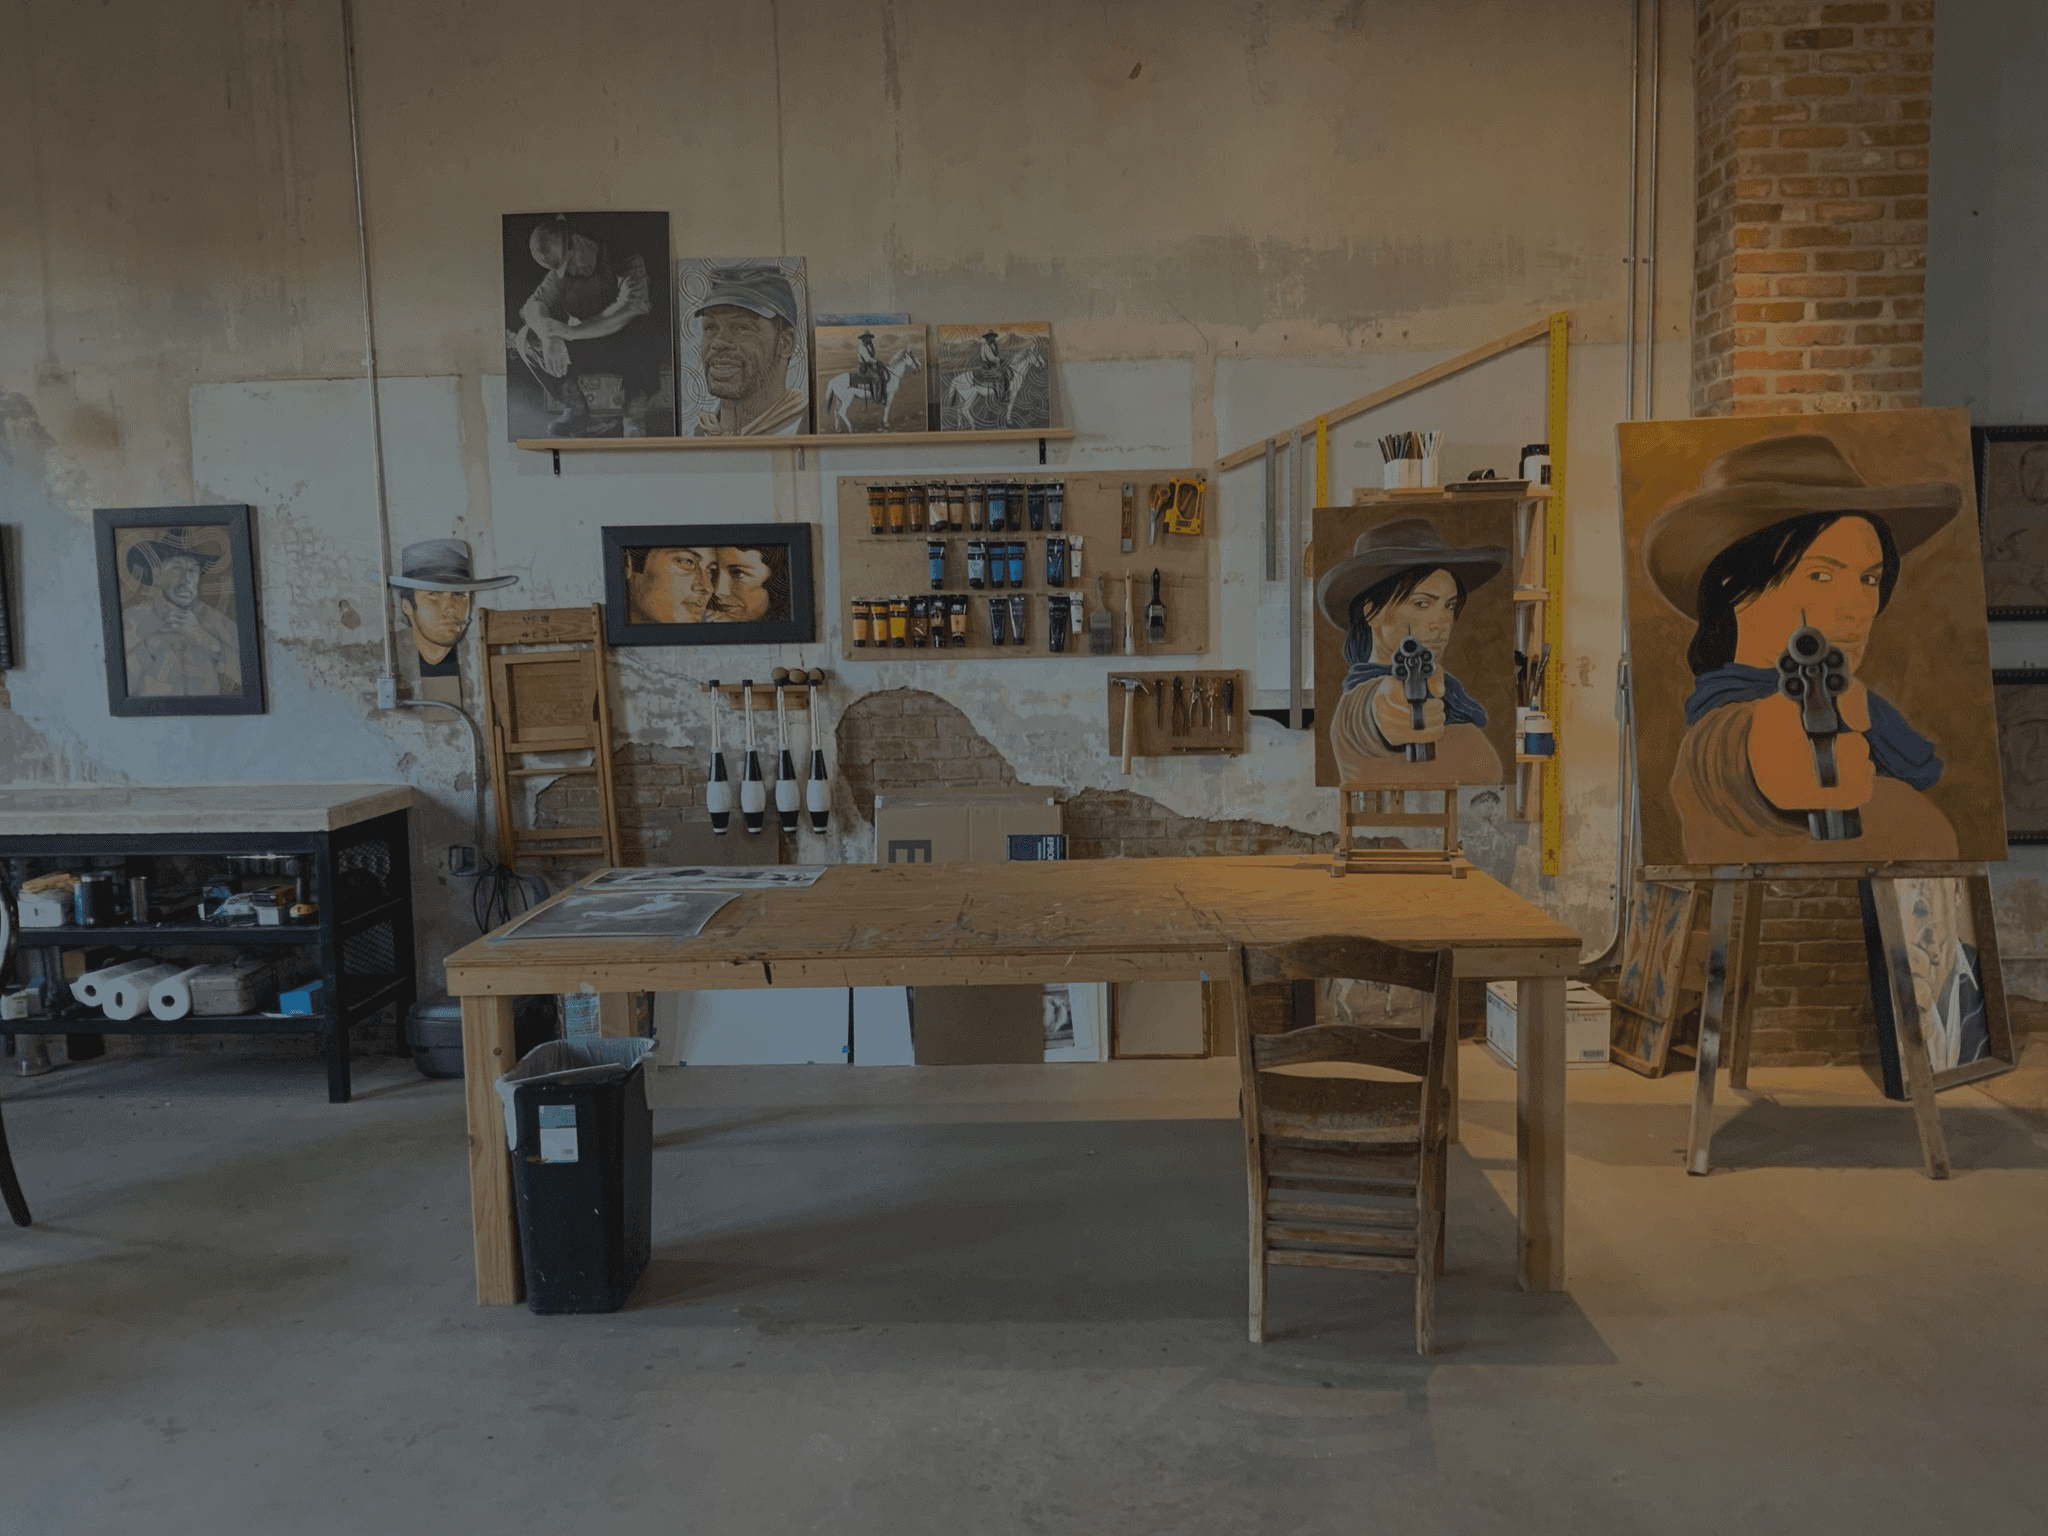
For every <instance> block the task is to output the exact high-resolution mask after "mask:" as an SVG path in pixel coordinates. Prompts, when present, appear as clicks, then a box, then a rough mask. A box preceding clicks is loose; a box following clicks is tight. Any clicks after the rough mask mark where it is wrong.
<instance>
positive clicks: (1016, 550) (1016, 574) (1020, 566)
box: [1009, 539, 1024, 587]
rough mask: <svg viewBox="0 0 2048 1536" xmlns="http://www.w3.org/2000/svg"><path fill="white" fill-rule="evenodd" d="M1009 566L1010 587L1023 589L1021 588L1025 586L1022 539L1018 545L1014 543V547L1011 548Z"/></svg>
mask: <svg viewBox="0 0 2048 1536" xmlns="http://www.w3.org/2000/svg"><path fill="white" fill-rule="evenodd" d="M1009 566H1010V585H1011V586H1013V587H1021V586H1023V585H1024V543H1023V541H1022V540H1021V539H1020V540H1018V541H1017V542H1016V543H1013V544H1012V545H1011V546H1010V559H1009Z"/></svg>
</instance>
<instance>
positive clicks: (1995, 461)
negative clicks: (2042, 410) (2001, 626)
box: [1970, 426, 2048, 619]
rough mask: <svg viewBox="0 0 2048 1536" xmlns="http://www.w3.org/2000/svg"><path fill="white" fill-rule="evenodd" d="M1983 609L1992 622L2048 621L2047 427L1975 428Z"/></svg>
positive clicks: (1972, 437)
mask: <svg viewBox="0 0 2048 1536" xmlns="http://www.w3.org/2000/svg"><path fill="white" fill-rule="evenodd" d="M1970 448H1971V452H1972V455H1973V456H1974V458H1975V459H1976V465H1975V468H1976V472H1977V521H1978V526H1979V528H1980V529H1981V531H1982V534H1983V539H1984V604H1985V607H1986V608H1987V609H1988V610H1989V612H1990V615H1991V617H1992V618H1994V619H2048V426H2035V427H1972V428H1971V429H1970Z"/></svg>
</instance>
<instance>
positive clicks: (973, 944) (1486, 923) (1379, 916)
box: [448, 855, 1580, 994]
mask: <svg viewBox="0 0 2048 1536" xmlns="http://www.w3.org/2000/svg"><path fill="white" fill-rule="evenodd" d="M557 899H559V898H557ZM1321 933H1353V934H1363V935H1367V936H1370V937H1372V938H1375V939H1379V940H1381V941H1383V942H1386V943H1391V944H1399V945H1404V946H1410V947H1414V948H1440V947H1443V948H1452V949H1461V948H1473V949H1480V948H1484V949H1489V950H1500V949H1529V950H1547V951H1560V950H1568V951H1569V952H1570V954H1571V956H1572V957H1573V958H1576V955H1577V952H1578V949H1579V944H1580V940H1579V936H1578V935H1577V934H1576V933H1574V932H1573V931H1572V930H1571V929H1569V928H1567V927H1565V926H1564V925H1563V924H1562V923H1559V922H1558V921H1556V920H1555V919H1554V918H1552V917H1550V916H1549V915H1548V914H1546V913H1545V912H1543V911H1542V909H1540V908H1539V907H1537V906H1535V905H1534V904H1532V903H1531V902H1529V901H1526V900H1524V899H1523V898H1522V897H1520V896H1517V895H1516V894H1515V893H1514V892H1513V891H1510V890H1509V889H1507V887H1505V886H1503V885H1502V884H1500V883H1499V882H1498V881H1496V880H1493V879H1491V878H1490V877H1488V876H1486V875H1484V874H1480V873H1478V872H1477V871H1473V872H1471V873H1470V874H1468V875H1467V876H1466V877H1465V878H1464V879H1462V880H1453V879H1450V878H1448V877H1445V876H1441V875H1400V874H1394V875H1385V874H1381V875H1373V874H1356V873H1354V874H1350V875H1346V876H1345V877H1344V878H1343V879H1341V880H1340V879H1333V878H1331V875H1330V861H1329V859H1328V858H1327V857H1326V856H1320V857H1319V856H1296V855H1277V856H1262V857H1251V858H1186V859H1087V860H1075V861H1071V862H1066V861H1059V862H1045V863H1016V864H837V865H833V866H831V867H829V868H828V869H827V870H826V871H825V873H824V875H823V876H822V877H821V878H820V879H819V880H818V881H817V883H816V884H815V885H812V886H809V887H807V888H803V889H791V888H784V889H778V890H772V891H766V892H759V893H749V894H747V895H743V896H740V897H737V898H736V899H735V900H733V901H732V902H731V903H729V904H728V905H727V906H726V907H725V908H724V909H723V910H722V911H720V912H719V913H718V914H717V916H715V917H713V918H712V919H711V921H710V922H709V923H708V924H706V926H705V929H704V932H703V933H702V934H700V935H698V936H697V937H695V938H656V939H649V938H631V939H521V938H518V937H516V936H515V937H512V938H507V939H491V938H488V937H486V938H482V939H478V940H476V941H475V942H473V943H471V944H468V945H466V946H464V947H463V948H462V949H460V950H458V951H456V953H455V954H453V955H451V956H450V957H449V959H448V984H449V990H450V991H451V992H455V993H457V994H461V993H464V992H476V991H485V990H490V991H501V990H504V985H503V983H504V982H505V981H506V980H508V979H509V978H511V977H513V976H516V975H517V974H518V973H522V972H534V973H541V972H546V973H551V975H552V974H559V973H563V972H566V971H573V970H580V969H586V968H592V969H598V970H603V969H607V968H624V967H632V968H634V969H635V970H641V969H645V970H646V971H647V972H648V973H650V974H649V975H647V976H643V977H641V978H640V979H641V980H642V981H643V982H644V983H650V984H651V982H652V980H653V979H654V977H653V974H652V973H656V972H659V971H660V969H661V968H662V966H663V965H664V963H667V964H668V965H670V966H673V967H676V968H677V969H678V971H682V970H688V971H692V972H697V971H700V970H701V968H702V967H705V966H719V965H723V966H750V967H751V966H754V965H764V966H770V967H773V966H777V965H782V966H790V965H797V966H798V969H801V966H800V964H799V963H800V962H803V961H807V960H825V959H831V958H835V957H845V956H848V955H860V956H862V957H863V958H868V959H875V960H881V959H892V958H893V959H902V960H914V959H918V958H921V957H948V958H956V959H965V958H970V957H990V958H996V957H1004V956H1010V957H1017V958H1020V959H1026V960H1028V959H1032V958H1039V959H1050V958H1052V957H1055V956H1060V955H1116V954H1140V953H1145V952H1162V951H1164V952H1174V953H1187V954H1208V955H1214V954H1220V953H1222V952H1225V951H1227V950H1228V949H1229V947H1230V946H1231V945H1232V944H1238V943H1252V944H1272V943H1281V942H1286V941H1288V940H1292V939H1300V938H1307V937H1310V936H1312V935H1315V934H1321ZM491 982H496V983H498V985H490V983H491ZM534 983H535V990H536V991H546V990H552V989H553V988H552V985H551V984H550V985H543V984H542V982H541V978H540V977H539V976H538V975H537V974H536V976H535V978H534ZM699 984H702V983H701V981H700V982H699Z"/></svg>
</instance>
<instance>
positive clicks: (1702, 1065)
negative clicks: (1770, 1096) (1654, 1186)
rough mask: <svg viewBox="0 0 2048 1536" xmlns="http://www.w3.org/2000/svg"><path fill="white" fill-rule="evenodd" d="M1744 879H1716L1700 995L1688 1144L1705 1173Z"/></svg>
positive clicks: (1694, 1163)
mask: <svg viewBox="0 0 2048 1536" xmlns="http://www.w3.org/2000/svg"><path fill="white" fill-rule="evenodd" d="M1740 883H1741V882H1739V881H1735V880H1716V881H1715V882H1714V904H1713V907H1712V909H1711V911H1710V913H1709V916H1708V918H1707V938H1708V942H1709V948H1708V950H1707V986H1706V991H1705V992H1704V993H1702V994H1701V997H1700V1043H1699V1062H1698V1065H1697V1066H1696V1068H1695V1069H1694V1073H1693V1085H1692V1132H1691V1135H1690V1136H1689V1137H1688V1138H1687V1141H1686V1148H1685V1171H1686V1172H1687V1173H1699V1174H1703V1173H1705V1172H1706V1171H1707V1164H1708V1160H1709V1159H1710V1158H1711V1156H1712V1155H1713V1145H1714V1076H1715V1074H1716V1073H1718V1072H1719V1071H1720V1070H1721V1030H1722V1027H1723V1026H1724V1025H1725V1024H1726V1022H1727V1018H1728V971H1729V965H1728V960H1729V955H1728V952H1729V950H1730V949H1731V948H1733V938H1734V927H1735V888H1736V886H1737V885H1738V884H1740Z"/></svg>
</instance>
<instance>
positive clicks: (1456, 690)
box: [1343, 625, 1486, 726]
mask: <svg viewBox="0 0 2048 1536" xmlns="http://www.w3.org/2000/svg"><path fill="white" fill-rule="evenodd" d="M1371 656H1372V631H1371V630H1370V629H1367V628H1366V627H1365V626H1363V625H1354V626H1352V630H1351V633H1350V634H1348V635H1346V636H1345V637H1344V688H1343V691H1344V692H1345V693H1349V692H1350V691H1351V690H1352V689H1354V688H1356V687H1357V686H1358V685H1359V684H1360V683H1369V682H1371V681H1372V680H1373V679H1374V678H1379V677H1392V676H1393V675H1394V669H1393V668H1392V667H1390V666H1388V665H1387V664H1386V663H1385V662H1383V661H1373V660H1371V659H1370V658H1371ZM1437 676H1439V677H1441V678H1442V679H1443V680H1444V700H1443V703H1444V724H1445V725H1447V726H1448V725H1481V726H1483V725H1485V724H1486V706H1485V705H1483V704H1481V703H1480V702H1479V701H1478V700H1477V699H1475V698H1473V697H1472V695H1471V694H1469V693H1467V692H1466V691H1465V685H1464V684H1463V683H1461V682H1459V681H1458V680H1457V679H1456V678H1455V677H1453V676H1451V674H1450V673H1449V672H1447V671H1442V670H1439V671H1438V673H1437Z"/></svg>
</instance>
